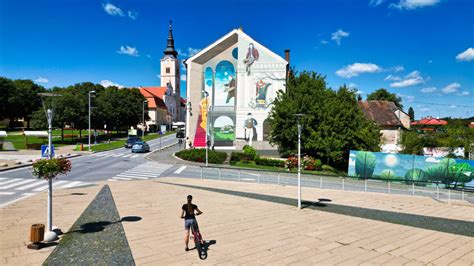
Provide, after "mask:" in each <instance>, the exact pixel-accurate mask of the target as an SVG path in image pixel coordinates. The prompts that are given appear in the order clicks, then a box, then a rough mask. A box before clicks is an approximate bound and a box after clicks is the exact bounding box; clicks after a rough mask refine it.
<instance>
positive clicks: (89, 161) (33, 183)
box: [0, 135, 177, 206]
mask: <svg viewBox="0 0 474 266" xmlns="http://www.w3.org/2000/svg"><path fill="white" fill-rule="evenodd" d="M148 143H149V144H150V149H151V150H152V152H153V151H156V150H159V149H160V148H161V147H165V146H168V145H172V144H175V143H177V139H176V137H175V135H168V136H164V137H162V138H161V140H160V139H155V140H151V141H148ZM147 155H149V153H132V152H131V150H130V149H125V148H120V149H115V150H111V151H105V152H98V153H94V154H90V155H84V156H80V157H75V158H71V159H70V160H71V163H72V170H71V172H70V173H69V174H68V175H66V176H59V177H58V178H57V179H55V180H54V181H53V187H59V188H73V187H80V186H89V185H94V184H95V183H97V182H98V181H103V180H110V181H123V180H132V179H136V180H140V179H148V178H154V177H158V176H160V175H161V174H162V173H164V172H165V171H166V170H167V169H168V168H169V167H170V165H165V164H159V163H154V162H150V161H148V160H147V159H145V156H147ZM46 189H47V182H46V181H44V180H38V179H37V178H35V177H33V176H32V175H31V167H25V168H19V169H13V170H10V171H4V172H0V206H5V205H7V204H9V203H12V202H15V201H17V200H21V199H23V198H26V197H29V196H31V195H34V194H36V193H39V192H41V191H43V190H46Z"/></svg>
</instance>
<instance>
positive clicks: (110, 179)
mask: <svg viewBox="0 0 474 266" xmlns="http://www.w3.org/2000/svg"><path fill="white" fill-rule="evenodd" d="M108 181H118V180H117V179H112V178H109V179H108Z"/></svg>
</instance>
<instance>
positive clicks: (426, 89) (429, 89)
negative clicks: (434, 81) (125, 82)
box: [420, 87, 436, 93]
mask: <svg viewBox="0 0 474 266" xmlns="http://www.w3.org/2000/svg"><path fill="white" fill-rule="evenodd" d="M435 91H436V87H427V88H423V89H421V90H420V92H421V93H432V92H435Z"/></svg>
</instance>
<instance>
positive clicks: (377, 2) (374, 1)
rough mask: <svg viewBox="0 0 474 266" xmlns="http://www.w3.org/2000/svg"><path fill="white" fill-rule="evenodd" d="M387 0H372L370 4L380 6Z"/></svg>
mask: <svg viewBox="0 0 474 266" xmlns="http://www.w3.org/2000/svg"><path fill="white" fill-rule="evenodd" d="M384 1H385V0H370V3H369V6H379V5H381V4H382V3H383V2H384Z"/></svg>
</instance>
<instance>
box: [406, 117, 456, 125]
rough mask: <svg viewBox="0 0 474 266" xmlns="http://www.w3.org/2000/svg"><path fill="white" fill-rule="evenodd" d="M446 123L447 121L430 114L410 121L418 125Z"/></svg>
mask: <svg viewBox="0 0 474 266" xmlns="http://www.w3.org/2000/svg"><path fill="white" fill-rule="evenodd" d="M447 124H448V121H446V120H441V119H436V118H434V117H431V116H428V117H425V118H422V119H421V120H418V121H413V122H411V125H412V126H418V125H430V126H443V125H447Z"/></svg>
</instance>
